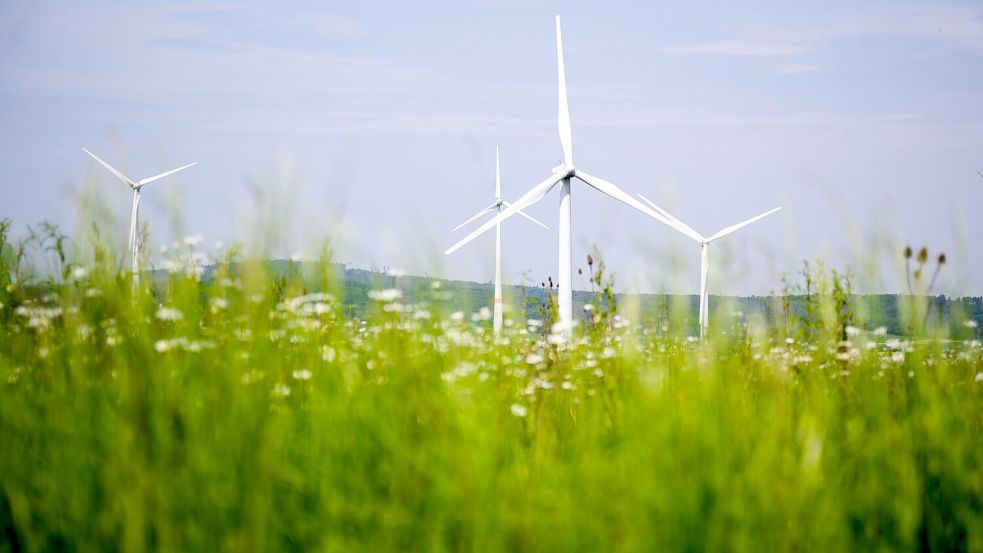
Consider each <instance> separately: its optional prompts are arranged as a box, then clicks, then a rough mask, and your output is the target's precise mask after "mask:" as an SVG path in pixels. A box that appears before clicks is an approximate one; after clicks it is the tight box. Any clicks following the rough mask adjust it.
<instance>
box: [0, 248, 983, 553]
mask: <svg viewBox="0 0 983 553" xmlns="http://www.w3.org/2000/svg"><path fill="white" fill-rule="evenodd" d="M0 236H2V233H0ZM3 248H6V251H0V254H2V255H0V258H2V259H3V266H2V267H0V284H2V286H0V304H2V305H0V328H2V332H0V531H2V533H0V550H17V549H24V550H97V551H104V550H125V551H143V550H151V549H153V550H182V551H240V550H284V549H300V550H306V549H318V550H328V551H353V550H366V551H385V550H397V551H419V550H433V551H442V550H452V551H458V550H478V551H485V550H489V551H493V550H557V551H572V550H582V551H607V550H733V551H763V550H827V551H872V550H919V549H930V550H972V551H981V550H983V433H981V428H983V350H981V348H980V345H979V342H977V341H975V340H960V341H956V340H943V339H940V338H944V336H932V335H930V332H929V331H928V330H926V329H921V330H920V331H919V332H922V334H921V335H916V336H912V337H909V339H906V340H899V339H897V338H889V337H887V336H884V335H883V331H878V330H876V329H868V328H864V325H863V324H862V322H857V321H855V320H853V319H851V318H850V317H849V316H848V315H849V306H848V305H845V307H844V306H839V305H838V304H836V303H835V302H836V301H837V299H836V294H835V290H832V291H831V290H826V291H823V290H822V289H820V291H819V292H817V293H816V298H817V303H816V305H817V309H816V310H815V311H814V312H813V313H812V316H811V318H809V319H808V320H806V319H800V320H799V322H798V323H797V324H796V325H792V327H790V326H789V325H788V323H787V321H786V322H785V324H783V325H782V327H781V328H778V327H776V326H774V325H768V324H767V323H760V322H759V323H758V324H754V323H748V324H745V325H743V326H741V327H740V328H738V329H737V331H735V329H733V328H728V329H727V330H728V332H726V333H724V332H715V333H713V334H712V335H711V336H710V337H709V339H707V340H706V341H703V342H700V341H696V340H688V339H686V338H685V337H681V336H672V335H668V336H662V335H660V334H661V333H658V332H652V331H651V329H642V328H639V326H640V325H638V324H633V323H632V322H631V321H628V320H627V319H626V318H624V317H623V316H622V315H621V314H619V313H618V312H617V310H616V309H614V308H612V306H611V305H610V304H609V303H608V301H607V299H608V298H609V297H606V296H605V295H604V293H603V292H602V293H600V294H598V297H597V300H596V301H595V302H594V303H592V304H591V305H592V306H593V308H592V309H591V310H589V311H585V312H584V319H583V322H582V324H580V325H579V326H578V327H577V328H576V329H575V332H574V335H573V338H572V339H569V340H568V339H565V338H564V335H563V334H562V333H554V332H552V329H551V327H550V323H549V320H550V316H551V314H550V311H549V309H548V306H547V308H546V309H545V310H544V312H543V316H542V317H537V318H533V319H531V320H525V317H522V318H518V319H514V318H510V319H508V321H507V326H506V331H505V332H504V333H503V335H502V336H500V337H497V338H496V337H493V336H492V335H491V333H490V331H489V322H488V320H487V319H488V313H487V312H486V311H481V310H479V311H477V312H476V313H471V312H470V310H469V312H467V313H464V312H461V311H459V306H455V305H450V304H449V303H450V302H449V295H447V294H446V292H445V291H444V290H442V289H441V288H440V287H439V286H438V287H435V288H434V289H432V290H431V291H429V292H428V293H426V294H423V295H422V296H420V297H418V298H415V299H414V301H413V302H408V301H406V299H405V298H404V297H402V294H401V291H400V290H398V289H395V288H383V289H379V290H376V291H373V292H372V293H371V300H372V302H373V307H372V308H371V309H370V314H369V315H368V316H366V317H365V318H364V319H358V318H355V317H352V316H350V315H349V314H348V313H347V312H346V310H345V308H344V306H343V305H341V304H340V302H339V301H338V300H337V297H338V292H337V289H336V284H335V282H334V281H333V280H332V278H331V275H330V271H329V270H328V269H329V268H330V267H331V265H330V264H329V263H328V262H327V259H325V261H324V263H323V265H322V267H323V268H324V271H323V272H322V274H321V281H320V282H319V283H317V285H316V286H312V285H311V283H310V281H309V279H308V280H307V281H305V280H304V279H301V278H300V276H299V275H296V276H294V277H285V278H277V277H275V276H274V275H272V274H270V273H269V272H266V271H264V269H263V266H262V264H253V265H249V266H248V267H249V269H248V270H245V269H244V267H246V266H245V265H243V266H239V267H240V268H241V269H242V270H235V267H236V266H234V265H231V264H229V263H228V261H230V260H231V259H233V258H234V254H229V255H228V257H227V258H226V259H225V260H224V262H221V261H220V262H219V263H218V264H217V265H216V267H215V273H214V275H213V276H214V278H213V279H212V280H211V281H210V282H208V283H203V282H202V281H201V280H200V278H198V275H199V271H198V268H197V266H196V265H195V263H196V258H195V257H194V256H191V255H187V256H178V257H174V258H173V259H172V260H171V261H172V264H171V265H170V266H169V268H170V269H171V273H170V276H169V278H168V282H167V283H166V284H164V285H161V286H151V285H150V284H149V283H148V282H147V280H149V279H147V278H144V279H143V280H142V282H141V284H140V285H136V284H135V283H134V282H133V278H132V277H131V275H128V274H125V273H120V272H118V270H117V269H116V266H117V263H115V262H114V261H113V259H112V256H111V255H108V254H107V253H106V252H105V251H103V252H101V254H100V252H98V251H97V252H96V256H95V259H96V261H95V262H93V263H90V264H87V265H86V266H84V267H83V266H79V265H74V264H72V263H71V262H70V261H69V260H67V259H64V258H60V259H59V260H58V262H57V263H56V267H55V270H53V271H49V274H52V275H54V276H53V277H52V278H51V279H50V280H49V281H48V282H39V281H35V282H33V283H32V282H31V280H30V279H28V278H26V277H25V276H24V275H23V274H21V273H22V266H23V265H24V264H27V263H28V262H30V259H29V258H28V257H27V256H20V257H18V256H17V255H12V254H11V252H12V251H13V250H12V249H11V245H10V244H9V243H7V242H6V239H4V240H0V249H3ZM834 288H835V287H834ZM831 302H832V303H831ZM830 305H832V307H830ZM840 307H844V309H846V311H844V309H841V308H840ZM909 316H910V317H911V318H912V320H920V318H921V315H920V312H919V311H918V309H917V308H913V309H912V311H911V313H910V314H909ZM848 323H851V324H848ZM854 325H856V326H854Z"/></svg>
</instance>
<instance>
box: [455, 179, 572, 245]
mask: <svg viewBox="0 0 983 553" xmlns="http://www.w3.org/2000/svg"><path fill="white" fill-rule="evenodd" d="M565 177H566V176H565V175H555V174H554V175H550V176H549V177H548V178H547V179H546V180H544V181H543V182H541V183H539V184H537V185H536V186H534V187H532V188H531V189H530V190H529V191H528V192H526V193H525V194H523V195H522V197H521V198H519V199H518V200H516V201H515V203H514V204H512V205H510V206H509V207H508V208H506V209H505V210H504V211H500V212H498V215H496V216H495V217H493V218H491V219H489V220H488V221H485V223H484V224H483V225H481V226H480V227H478V228H476V229H475V230H474V231H473V232H472V233H471V234H469V235H467V236H465V237H464V238H463V239H461V240H460V241H459V242H458V243H457V244H454V245H453V246H451V247H449V248H447V249H446V250H444V253H445V254H447V255H450V254H452V253H454V252H455V251H457V250H458V249H459V248H460V247H461V246H463V245H465V244H467V243H468V242H470V241H472V240H474V239H475V238H477V237H478V236H479V235H481V234H483V233H485V232H486V231H488V230H489V229H491V228H494V227H495V225H497V224H499V223H501V222H502V221H504V220H506V219H508V218H509V217H511V216H512V215H515V213H516V212H518V211H519V210H520V209H522V208H524V207H528V206H531V205H532V204H534V203H536V202H538V201H539V200H541V199H543V196H545V195H546V194H547V193H548V192H549V191H550V190H552V189H553V187H554V186H556V183H558V182H560V181H561V180H563V179H564V178H565Z"/></svg>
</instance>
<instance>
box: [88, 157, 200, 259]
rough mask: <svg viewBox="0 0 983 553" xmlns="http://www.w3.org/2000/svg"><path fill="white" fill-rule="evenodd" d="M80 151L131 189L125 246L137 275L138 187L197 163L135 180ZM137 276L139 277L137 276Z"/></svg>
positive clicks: (138, 246)
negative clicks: (130, 206)
mask: <svg viewBox="0 0 983 553" xmlns="http://www.w3.org/2000/svg"><path fill="white" fill-rule="evenodd" d="M82 151H83V152H85V153H87V154H89V156H91V157H92V159H94V160H96V161H98V162H99V164H100V165H102V166H103V167H105V168H106V169H109V172H110V173H112V174H114V175H116V178H118V179H119V180H121V181H123V184H125V185H127V186H129V187H130V188H131V189H133V208H132V210H131V213H130V238H129V242H128V243H127V246H126V247H127V248H128V249H129V250H130V256H131V257H132V258H133V260H132V261H133V273H134V274H137V275H138V274H139V270H140V265H139V258H140V235H139V231H138V230H137V227H138V225H139V221H140V189H141V188H143V187H144V186H146V185H148V184H150V183H152V182H154V181H155V180H158V179H162V178H164V177H166V176H168V175H173V174H174V173H177V172H178V171H183V170H185V169H187V168H188V167H191V166H192V165H197V164H198V162H197V161H196V162H194V163H189V164H187V165H185V166H183V167H178V168H177V169H171V170H170V171H167V172H166V173H161V174H159V175H156V176H153V177H148V178H145V179H142V180H138V181H135V180H133V179H131V178H130V177H127V176H126V175H124V174H123V173H121V172H119V171H118V170H117V169H116V168H115V167H113V166H112V165H110V164H108V163H106V162H105V161H103V160H101V159H99V157H98V156H96V155H95V154H93V153H92V152H90V151H89V150H86V149H85V148H82ZM137 278H139V276H138V277H137Z"/></svg>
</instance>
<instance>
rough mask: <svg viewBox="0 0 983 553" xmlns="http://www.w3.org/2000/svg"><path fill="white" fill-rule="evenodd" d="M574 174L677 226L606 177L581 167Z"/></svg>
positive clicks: (591, 184)
mask: <svg viewBox="0 0 983 553" xmlns="http://www.w3.org/2000/svg"><path fill="white" fill-rule="evenodd" d="M573 175H574V176H575V177H577V178H578V179H580V180H582V181H584V182H585V183H587V184H588V185H590V186H591V187H593V188H595V189H597V190H599V191H601V192H603V193H605V194H607V195H608V196H611V197H612V198H614V199H616V200H618V201H619V202H621V203H623V204H626V205H629V206H631V207H634V208H635V209H637V210H639V211H641V212H642V213H644V214H646V215H648V216H649V217H651V218H653V219H655V220H656V221H659V222H661V223H663V224H665V225H668V226H670V227H672V228H675V227H673V225H672V222H670V221H669V219H667V218H666V217H665V216H664V215H662V214H661V213H658V212H656V211H655V210H653V209H651V208H649V207H648V206H647V205H645V204H643V203H642V202H640V201H638V200H636V199H635V198H632V197H631V196H630V195H628V193H627V192H625V191H624V190H622V189H620V188H618V187H617V186H615V185H614V184H612V183H610V182H608V181H606V180H604V179H601V178H598V177H595V176H594V175H589V174H587V173H585V172H583V171H581V170H580V169H577V170H575V171H574V173H573Z"/></svg>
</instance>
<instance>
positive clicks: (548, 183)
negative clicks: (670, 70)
mask: <svg viewBox="0 0 983 553" xmlns="http://www.w3.org/2000/svg"><path fill="white" fill-rule="evenodd" d="M556 56H557V58H556V62H557V84H558V88H559V106H558V110H557V112H558V113H557V126H558V128H559V132H560V145H561V147H562V148H563V163H562V164H560V165H559V166H557V167H554V168H553V174H552V175H550V176H549V177H547V179H546V180H544V181H543V182H541V183H539V184H537V185H536V186H534V187H533V188H532V189H530V190H529V191H528V192H526V193H525V194H523V195H522V197H520V198H519V199H518V200H516V201H515V203H513V204H512V205H511V206H508V207H506V209H504V210H502V211H501V212H499V214H498V215H496V216H495V217H494V218H492V219H491V220H489V221H487V222H486V223H484V224H483V225H481V226H480V227H478V228H477V229H475V230H474V231H473V232H472V233H471V234H469V235H467V236H466V237H464V238H463V239H462V240H461V241H459V242H458V243H457V244H454V245H453V246H451V247H450V248H448V249H447V250H446V251H445V252H444V253H445V254H451V253H453V252H454V251H456V250H457V249H458V248H460V247H461V246H463V245H465V244H467V243H468V242H470V241H471V240H474V239H475V238H476V237H478V236H479V235H481V234H482V233H484V232H487V231H488V230H490V229H491V228H492V227H495V226H497V225H498V224H499V223H501V222H502V221H504V220H505V219H508V218H509V217H511V216H512V215H515V214H516V213H517V212H519V210H521V209H524V208H526V207H529V206H530V205H533V204H534V203H536V202H538V201H539V200H541V199H543V197H544V196H546V194H547V193H549V191H550V190H552V189H553V188H554V187H555V186H556V185H557V184H559V183H562V185H561V187H560V213H559V224H558V230H559V240H558V246H559V255H558V258H559V268H558V272H557V280H558V283H559V287H558V290H557V295H558V300H559V319H560V320H559V322H560V324H561V328H562V329H564V332H565V333H569V332H570V330H571V329H572V327H573V274H572V269H571V263H570V258H571V245H570V243H571V240H570V226H571V221H570V214H571V209H570V181H571V180H572V179H573V178H577V179H578V180H580V181H583V182H584V183H586V184H587V185H588V186H591V187H592V188H595V189H597V190H599V191H601V192H603V193H604V194H607V195H608V196H611V197H612V198H614V199H616V200H618V201H620V202H622V203H625V204H627V205H629V206H631V207H634V208H635V209H637V210H639V211H641V212H643V213H645V214H647V215H649V216H650V217H652V218H654V219H657V220H659V221H662V222H663V223H665V224H667V225H670V226H672V225H671V224H670V223H669V221H668V219H666V218H665V217H663V216H662V215H661V214H659V213H656V212H655V211H652V210H651V209H649V208H648V207H647V206H645V205H644V204H642V203H641V202H639V201H638V200H636V199H635V198H633V197H631V196H630V195H628V194H627V193H626V192H625V191H624V190H622V189H620V188H618V187H617V186H615V185H614V184H612V183H610V182H607V181H605V180H603V179H601V178H598V177H595V176H593V175H589V174H587V173H585V172H584V171H581V170H580V169H577V168H576V167H574V165H573V137H572V133H571V129H570V108H569V106H568V104H567V82H566V74H565V73H564V68H563V39H562V36H561V33H560V16H556Z"/></svg>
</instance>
